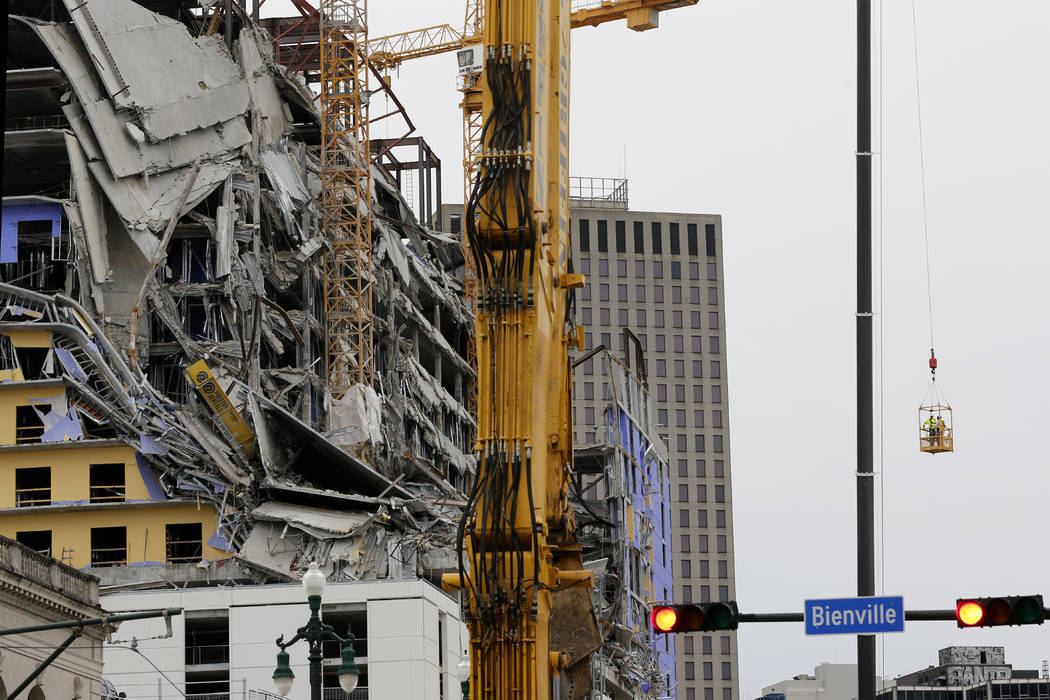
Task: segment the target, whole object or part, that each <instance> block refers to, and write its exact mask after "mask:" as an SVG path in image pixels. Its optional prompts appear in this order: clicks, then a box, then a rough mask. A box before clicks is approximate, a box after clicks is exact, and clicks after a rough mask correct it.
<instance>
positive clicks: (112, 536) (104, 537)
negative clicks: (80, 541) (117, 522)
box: [91, 527, 128, 567]
mask: <svg viewBox="0 0 1050 700" xmlns="http://www.w3.org/2000/svg"><path fill="white" fill-rule="evenodd" d="M127 563H128V529H127V528H126V527H93V528H91V566H93V567H103V566H125V565H126V564H127Z"/></svg>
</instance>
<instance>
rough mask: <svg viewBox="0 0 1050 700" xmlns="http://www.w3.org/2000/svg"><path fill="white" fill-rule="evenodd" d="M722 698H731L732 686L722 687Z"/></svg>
mask: <svg viewBox="0 0 1050 700" xmlns="http://www.w3.org/2000/svg"><path fill="white" fill-rule="evenodd" d="M722 700H733V689H732V688H722Z"/></svg>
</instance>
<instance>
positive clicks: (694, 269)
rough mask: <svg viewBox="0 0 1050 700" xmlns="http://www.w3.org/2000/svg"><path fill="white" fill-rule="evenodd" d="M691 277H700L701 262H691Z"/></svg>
mask: <svg viewBox="0 0 1050 700" xmlns="http://www.w3.org/2000/svg"><path fill="white" fill-rule="evenodd" d="M689 279H691V280H698V279H700V263H689Z"/></svg>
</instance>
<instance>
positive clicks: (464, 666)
mask: <svg viewBox="0 0 1050 700" xmlns="http://www.w3.org/2000/svg"><path fill="white" fill-rule="evenodd" d="M468 654H469V652H463V657H462V658H461V659H460V661H459V664H457V665H456V675H457V676H459V687H460V690H462V691H463V700H470V661H468V659H469V658H470V657H469V656H468Z"/></svg>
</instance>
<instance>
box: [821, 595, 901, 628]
mask: <svg viewBox="0 0 1050 700" xmlns="http://www.w3.org/2000/svg"><path fill="white" fill-rule="evenodd" d="M903 631H904V597H903V596H899V595H897V596H880V597H875V596H865V597H863V598H822V599H818V600H807V601H806V634H879V633H882V632H903Z"/></svg>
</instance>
